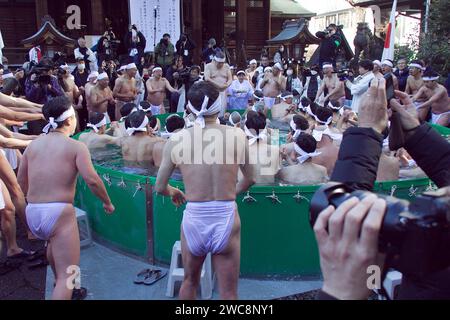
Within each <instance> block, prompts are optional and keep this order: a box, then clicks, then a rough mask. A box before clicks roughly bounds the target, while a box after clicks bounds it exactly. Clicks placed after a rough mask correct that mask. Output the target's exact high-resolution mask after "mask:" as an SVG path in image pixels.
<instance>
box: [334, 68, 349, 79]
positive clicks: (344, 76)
mask: <svg viewBox="0 0 450 320" xmlns="http://www.w3.org/2000/svg"><path fill="white" fill-rule="evenodd" d="M350 72H351V70H350V69H341V70H338V71H337V72H334V73H336V74H337V77H338V78H339V81H345V80H347V79H348V78H350Z"/></svg>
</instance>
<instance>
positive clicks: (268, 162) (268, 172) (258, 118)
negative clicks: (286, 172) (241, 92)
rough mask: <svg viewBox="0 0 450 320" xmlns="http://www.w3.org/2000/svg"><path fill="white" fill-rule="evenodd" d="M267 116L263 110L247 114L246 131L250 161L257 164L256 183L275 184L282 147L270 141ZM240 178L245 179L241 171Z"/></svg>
mask: <svg viewBox="0 0 450 320" xmlns="http://www.w3.org/2000/svg"><path fill="white" fill-rule="evenodd" d="M266 120H267V119H266V116H265V115H264V114H263V113H261V112H254V111H250V112H249V113H248V114H247V121H246V122H245V126H244V132H245V135H246V136H247V138H248V142H249V154H250V163H252V164H254V165H255V170H256V171H255V173H256V175H255V176H256V184H258V185H273V184H274V183H275V176H276V175H277V173H278V171H279V170H280V166H281V159H280V147H279V146H278V145H270V144H269V143H268V139H269V135H268V129H267V121H266ZM239 179H243V176H242V172H241V171H239Z"/></svg>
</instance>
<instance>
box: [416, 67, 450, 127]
mask: <svg viewBox="0 0 450 320" xmlns="http://www.w3.org/2000/svg"><path fill="white" fill-rule="evenodd" d="M438 79H439V74H437V73H436V72H434V71H432V70H429V71H426V72H425V73H424V75H423V82H424V85H423V87H422V88H420V89H419V91H418V92H417V93H416V94H415V95H414V97H413V98H412V100H413V102H416V101H419V100H420V99H422V100H424V101H425V102H424V103H422V104H421V105H420V109H425V110H427V111H426V112H427V113H428V111H429V109H430V108H431V117H432V119H431V123H433V124H438V125H441V126H444V127H447V126H449V125H450V101H449V98H448V94H447V89H445V87H444V86H442V85H440V84H439V83H437V80H438ZM421 120H422V121H425V120H426V119H424V118H421Z"/></svg>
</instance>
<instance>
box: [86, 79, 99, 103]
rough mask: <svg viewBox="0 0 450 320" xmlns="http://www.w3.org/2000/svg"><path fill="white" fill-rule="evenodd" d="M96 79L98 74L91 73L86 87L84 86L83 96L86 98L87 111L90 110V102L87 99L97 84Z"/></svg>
mask: <svg viewBox="0 0 450 320" xmlns="http://www.w3.org/2000/svg"><path fill="white" fill-rule="evenodd" d="M97 78H98V72H97V71H92V72H91V73H90V74H89V76H88V82H87V83H86V85H85V86H84V96H85V98H86V102H87V107H88V110H92V109H91V106H90V104H89V103H90V102H89V101H90V100H89V97H90V96H91V90H92V89H93V88H94V87H95V85H96V84H97Z"/></svg>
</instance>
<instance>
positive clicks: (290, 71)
mask: <svg viewBox="0 0 450 320" xmlns="http://www.w3.org/2000/svg"><path fill="white" fill-rule="evenodd" d="M286 74H287V75H288V76H292V75H293V74H294V71H292V70H288V71H287V72H286Z"/></svg>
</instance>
